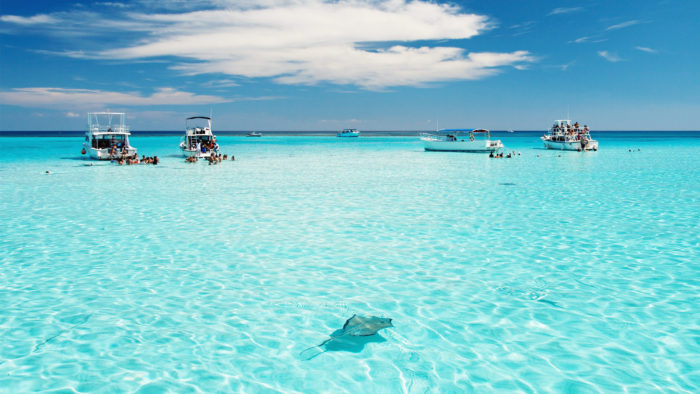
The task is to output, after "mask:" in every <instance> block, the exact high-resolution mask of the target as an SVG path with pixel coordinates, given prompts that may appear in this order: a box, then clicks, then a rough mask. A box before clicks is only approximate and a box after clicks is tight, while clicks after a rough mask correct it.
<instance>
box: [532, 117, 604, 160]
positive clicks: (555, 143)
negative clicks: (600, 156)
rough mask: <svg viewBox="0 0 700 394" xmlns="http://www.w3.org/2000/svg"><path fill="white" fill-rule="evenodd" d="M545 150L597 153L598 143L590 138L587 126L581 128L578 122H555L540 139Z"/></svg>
mask: <svg viewBox="0 0 700 394" xmlns="http://www.w3.org/2000/svg"><path fill="white" fill-rule="evenodd" d="M540 139H542V141H543V142H544V147H545V148H547V149H558V150H575V151H579V152H580V151H587V150H592V151H597V150H598V141H596V140H594V139H592V138H591V134H590V130H589V129H588V126H586V125H584V126H583V127H581V126H580V125H579V124H578V122H576V123H574V124H573V125H572V124H571V121H570V120H556V121H554V125H553V126H552V128H551V129H549V130H548V132H547V133H545V135H543V136H542V137H540Z"/></svg>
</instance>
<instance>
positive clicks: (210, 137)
mask: <svg viewBox="0 0 700 394" xmlns="http://www.w3.org/2000/svg"><path fill="white" fill-rule="evenodd" d="M180 150H181V151H182V154H183V155H184V156H185V157H191V156H195V157H197V158H207V157H210V156H211V155H212V153H218V152H219V145H218V144H217V143H216V136H215V135H214V134H213V133H212V131H211V118H210V117H208V116H192V117H189V118H187V119H185V136H184V137H183V138H182V141H181V142H180Z"/></svg>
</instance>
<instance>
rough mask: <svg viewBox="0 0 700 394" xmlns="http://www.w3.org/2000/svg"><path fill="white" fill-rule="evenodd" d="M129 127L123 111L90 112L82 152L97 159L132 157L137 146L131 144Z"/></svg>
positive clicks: (134, 155)
mask: <svg viewBox="0 0 700 394" xmlns="http://www.w3.org/2000/svg"><path fill="white" fill-rule="evenodd" d="M130 135H131V133H129V128H128V127H127V126H126V114H125V113H123V112H89V113H88V130H87V132H85V141H83V150H82V152H81V153H82V154H88V156H89V157H90V158H91V159H95V160H115V159H131V158H134V157H136V148H134V147H133V146H131V145H129V136H130Z"/></svg>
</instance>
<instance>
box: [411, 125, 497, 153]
mask: <svg viewBox="0 0 700 394" xmlns="http://www.w3.org/2000/svg"><path fill="white" fill-rule="evenodd" d="M421 140H423V143H424V145H425V150H426V151H439V152H494V151H497V150H499V149H503V143H501V140H492V139H491V133H490V132H489V131H488V130H486V129H443V130H439V131H437V132H436V134H430V133H422V134H421Z"/></svg>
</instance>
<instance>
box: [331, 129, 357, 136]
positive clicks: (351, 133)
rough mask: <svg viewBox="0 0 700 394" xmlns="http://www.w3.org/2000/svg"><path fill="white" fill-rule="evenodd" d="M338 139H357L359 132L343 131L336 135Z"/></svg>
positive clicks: (353, 130)
mask: <svg viewBox="0 0 700 394" xmlns="http://www.w3.org/2000/svg"><path fill="white" fill-rule="evenodd" d="M336 135H337V136H338V137H359V136H360V131H359V130H357V129H343V130H341V131H339V132H338V133H337V134H336Z"/></svg>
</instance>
